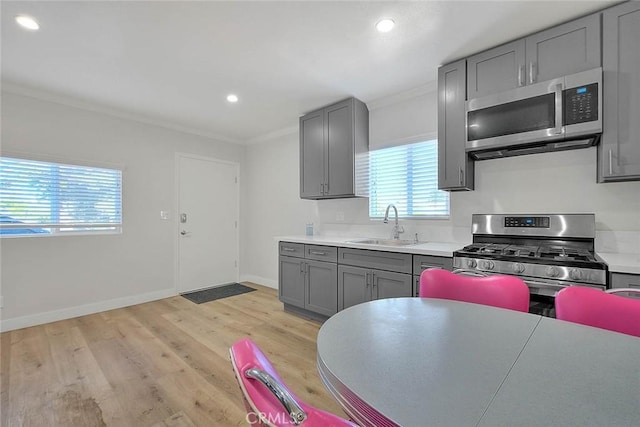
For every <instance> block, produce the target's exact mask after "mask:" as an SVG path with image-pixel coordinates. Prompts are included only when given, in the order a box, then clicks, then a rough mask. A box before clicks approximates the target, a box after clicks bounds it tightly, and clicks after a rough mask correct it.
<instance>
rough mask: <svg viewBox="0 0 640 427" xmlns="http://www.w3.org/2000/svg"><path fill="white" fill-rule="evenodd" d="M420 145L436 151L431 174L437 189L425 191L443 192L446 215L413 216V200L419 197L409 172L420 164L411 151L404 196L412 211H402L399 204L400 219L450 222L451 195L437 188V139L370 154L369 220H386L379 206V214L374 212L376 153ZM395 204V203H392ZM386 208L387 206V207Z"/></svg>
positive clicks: (374, 151)
mask: <svg viewBox="0 0 640 427" xmlns="http://www.w3.org/2000/svg"><path fill="white" fill-rule="evenodd" d="M419 144H430V145H431V147H429V148H430V149H435V150H434V155H433V158H432V161H433V162H434V164H435V165H436V170H435V171H434V172H432V173H431V174H430V176H431V178H432V180H433V178H435V182H436V188H435V189H429V190H425V191H426V192H430V191H434V190H435V191H438V192H442V193H443V195H444V196H445V197H446V213H442V214H437V215H434V214H429V215H415V214H412V212H413V211H414V210H415V208H416V203H414V201H413V199H414V198H415V197H416V196H419V194H418V193H416V192H414V191H412V187H413V186H414V180H413V179H410V178H409V176H410V175H412V170H408V169H413V167H414V165H415V163H419V162H418V161H416V155H417V154H418V153H416V152H414V151H411V152H410V153H409V154H410V156H408V157H409V158H407V170H406V171H405V172H404V179H405V181H406V183H407V188H406V189H405V190H404V191H405V193H406V194H404V195H403V196H404V197H406V200H407V202H406V205H407V208H409V207H410V209H407V210H408V211H409V212H405V209H401V208H400V207H399V206H398V205H397V204H396V207H397V208H398V218H402V219H407V220H448V219H450V218H451V195H450V193H449V192H447V191H444V190H439V189H438V188H437V179H438V170H437V166H438V140H437V139H436V138H429V139H425V140H422V141H414V142H410V143H405V144H399V145H394V146H390V147H382V148H379V149H377V150H372V151H370V152H369V168H370V170H369V207H368V215H369V220H371V221H379V220H382V219H383V218H384V210H385V209H382V208H381V207H380V206H379V205H378V206H377V208H378V212H377V214H376V212H372V200H375V199H376V196H375V194H376V188H375V183H374V182H373V179H374V177H375V175H376V174H375V173H374V172H373V170H372V168H373V167H374V166H373V164H374V163H375V160H374V156H375V155H376V154H374V153H376V152H379V151H383V150H392V149H400V147H404V148H405V149H407V146H416V145H419ZM391 203H393V202H391ZM393 204H395V203H393ZM385 208H386V206H385ZM372 213H373V215H372Z"/></svg>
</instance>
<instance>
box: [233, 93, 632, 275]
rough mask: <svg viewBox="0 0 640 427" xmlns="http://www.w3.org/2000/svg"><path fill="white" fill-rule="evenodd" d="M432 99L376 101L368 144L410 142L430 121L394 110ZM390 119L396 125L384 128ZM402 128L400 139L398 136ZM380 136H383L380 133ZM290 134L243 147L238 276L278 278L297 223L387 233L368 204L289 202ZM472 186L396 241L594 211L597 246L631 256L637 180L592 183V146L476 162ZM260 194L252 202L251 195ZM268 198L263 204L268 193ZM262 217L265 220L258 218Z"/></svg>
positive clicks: (292, 195) (445, 237)
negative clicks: (512, 216)
mask: <svg viewBox="0 0 640 427" xmlns="http://www.w3.org/2000/svg"><path fill="white" fill-rule="evenodd" d="M435 102H436V100H435V93H434V92H431V93H422V94H420V95H419V96H418V97H416V98H409V99H402V100H400V101H399V102H397V103H388V102H381V103H379V104H381V105H382V106H381V107H379V108H376V109H372V111H371V112H370V116H369V118H370V132H371V135H370V138H371V140H376V141H377V143H381V140H382V139H384V138H388V139H391V140H401V139H403V138H405V139H407V140H410V139H412V135H419V134H425V135H429V134H431V133H432V132H433V126H435V123H436V121H435V119H434V118H433V117H430V118H426V119H425V120H423V121H422V122H421V123H422V124H421V126H416V123H413V124H412V125H408V124H405V125H402V121H401V120H400V119H399V112H402V111H403V110H412V111H413V110H414V109H418V110H419V111H423V112H425V114H429V113H428V112H431V114H435V109H434V108H433V107H434V104H435ZM394 123H396V124H397V127H396V128H393V126H394ZM403 129H404V134H403ZM382 135H384V137H382ZM298 155H299V146H298V136H297V134H291V135H288V136H286V137H283V138H280V139H278V140H277V141H273V142H270V143H263V144H260V145H253V146H248V147H247V152H246V166H247V169H249V170H250V174H249V175H248V176H247V177H246V181H245V184H246V189H247V190H246V191H247V192H248V193H249V194H252V197H251V198H250V199H249V200H247V202H246V211H245V214H246V216H245V218H244V226H245V228H246V229H247V230H251V232H253V233H254V234H252V235H251V236H250V239H249V240H250V242H249V241H247V239H245V246H246V247H245V252H244V258H243V262H242V274H243V275H245V276H252V277H262V278H265V280H266V281H268V283H275V282H276V280H277V274H278V272H277V269H278V265H277V248H276V244H275V240H274V236H283V235H302V234H304V224H305V223H306V222H314V223H316V230H319V231H320V233H323V234H334V235H335V234H347V235H351V236H388V235H389V234H390V233H391V229H390V226H389V225H385V224H382V223H381V221H371V220H369V217H368V201H367V199H339V200H321V201H306V200H301V199H300V198H299V196H298V191H299V177H298ZM475 167H476V190H475V191H471V192H455V193H451V217H450V218H449V219H447V220H412V221H407V220H404V221H402V223H403V224H404V226H405V230H406V234H405V236H407V237H409V238H411V237H413V233H416V232H417V233H419V237H420V240H427V241H448V242H452V241H453V242H461V243H466V242H469V241H470V240H471V231H470V226H471V214H472V213H595V215H596V229H597V237H596V249H597V250H599V251H602V252H640V182H623V183H608V184H596V149H595V148H587V149H581V150H573V151H564V152H556V153H545V154H537V155H529V156H521V157H513V158H506V159H495V160H486V161H482V162H476V165H475ZM261 191H264V192H265V193H264V194H262V195H261V196H260V194H261V193H260V192H261ZM272 196H273V197H275V198H276V199H277V202H276V203H271V201H272V200H273V199H272V198H271V197H272ZM263 219H266V221H263Z"/></svg>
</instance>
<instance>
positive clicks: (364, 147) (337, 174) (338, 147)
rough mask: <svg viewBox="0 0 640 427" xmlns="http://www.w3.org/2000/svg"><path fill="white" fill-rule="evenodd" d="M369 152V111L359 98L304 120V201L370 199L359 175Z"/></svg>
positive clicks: (301, 171) (306, 116) (302, 150)
mask: <svg viewBox="0 0 640 427" xmlns="http://www.w3.org/2000/svg"><path fill="white" fill-rule="evenodd" d="M368 149H369V110H368V109H367V106H366V105H365V104H364V103H363V102H362V101H359V100H357V99H355V98H350V99H346V100H344V101H341V102H338V103H336V104H333V105H330V106H327V107H325V108H322V109H319V110H317V111H313V112H311V113H309V114H305V115H304V116H302V117H300V197H301V198H303V199H332V198H341V197H358V196H366V195H367V193H366V185H363V186H359V185H358V184H359V182H358V181H357V180H356V171H357V170H358V169H359V166H360V165H359V164H358V163H359V162H361V161H366V156H362V155H361V154H364V153H366V152H367V151H368Z"/></svg>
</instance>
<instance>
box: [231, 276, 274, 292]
mask: <svg viewBox="0 0 640 427" xmlns="http://www.w3.org/2000/svg"><path fill="white" fill-rule="evenodd" d="M240 281H241V282H253V283H255V284H257V285H263V286H266V287H268V288H273V289H278V281H277V280H271V279H267V278H265V277H260V276H252V275H250V274H246V275H243V276H240Z"/></svg>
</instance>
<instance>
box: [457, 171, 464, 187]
mask: <svg viewBox="0 0 640 427" xmlns="http://www.w3.org/2000/svg"><path fill="white" fill-rule="evenodd" d="M459 170H460V171H459V172H458V176H459V178H460V185H462V183H463V182H464V180H463V178H464V172H463V171H462V168H459Z"/></svg>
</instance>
